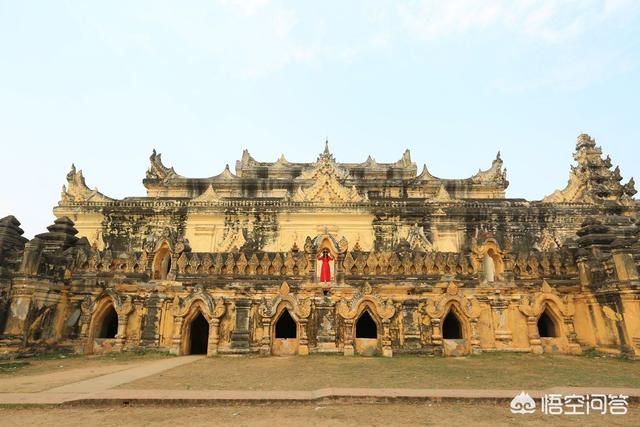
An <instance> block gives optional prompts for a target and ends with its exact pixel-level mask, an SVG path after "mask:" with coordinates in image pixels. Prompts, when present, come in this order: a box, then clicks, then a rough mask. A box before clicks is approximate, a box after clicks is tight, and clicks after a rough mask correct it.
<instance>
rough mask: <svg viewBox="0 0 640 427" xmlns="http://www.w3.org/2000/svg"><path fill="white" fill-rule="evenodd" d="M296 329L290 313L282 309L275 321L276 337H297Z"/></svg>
mask: <svg viewBox="0 0 640 427" xmlns="http://www.w3.org/2000/svg"><path fill="white" fill-rule="evenodd" d="M297 329H298V328H297V327H296V322H295V320H293V318H292V317H291V314H289V310H284V311H283V312H282V315H281V316H280V318H279V319H278V321H277V322H276V338H283V339H291V338H298V330H297Z"/></svg>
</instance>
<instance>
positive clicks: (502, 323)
mask: <svg viewBox="0 0 640 427" xmlns="http://www.w3.org/2000/svg"><path fill="white" fill-rule="evenodd" d="M489 304H490V306H491V309H492V310H491V315H492V316H493V317H494V319H496V320H495V324H496V329H495V338H496V341H497V344H498V346H497V347H498V349H506V348H509V347H510V346H511V340H512V339H513V333H512V332H511V331H510V330H508V329H507V310H508V309H509V300H507V299H506V298H504V297H503V296H502V295H501V294H498V295H496V296H495V297H493V298H491V299H490V300H489Z"/></svg>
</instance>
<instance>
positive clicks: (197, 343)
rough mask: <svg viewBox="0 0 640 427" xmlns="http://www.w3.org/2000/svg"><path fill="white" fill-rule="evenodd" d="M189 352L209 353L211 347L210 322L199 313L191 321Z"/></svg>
mask: <svg viewBox="0 0 640 427" xmlns="http://www.w3.org/2000/svg"><path fill="white" fill-rule="evenodd" d="M189 344H190V345H189V354H207V349H208V347H209V322H207V319H205V318H204V316H203V315H202V313H198V315H197V316H196V318H195V319H193V321H192V322H191V336H190V343H189Z"/></svg>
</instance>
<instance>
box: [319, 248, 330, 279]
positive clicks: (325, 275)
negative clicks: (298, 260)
mask: <svg viewBox="0 0 640 427" xmlns="http://www.w3.org/2000/svg"><path fill="white" fill-rule="evenodd" d="M318 260H320V261H322V267H321V268H320V281H321V282H330V281H331V265H330V264H329V262H330V261H333V257H332V256H331V255H329V250H328V249H325V250H323V251H322V255H321V256H320V257H318Z"/></svg>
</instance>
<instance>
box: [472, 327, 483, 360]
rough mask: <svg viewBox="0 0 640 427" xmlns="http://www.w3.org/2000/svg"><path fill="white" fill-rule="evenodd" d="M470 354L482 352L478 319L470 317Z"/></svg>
mask: <svg viewBox="0 0 640 427" xmlns="http://www.w3.org/2000/svg"><path fill="white" fill-rule="evenodd" d="M470 323H471V354H480V353H482V348H481V347H480V337H479V336H478V319H477V318H475V319H471V322H470Z"/></svg>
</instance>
